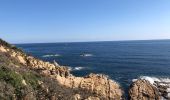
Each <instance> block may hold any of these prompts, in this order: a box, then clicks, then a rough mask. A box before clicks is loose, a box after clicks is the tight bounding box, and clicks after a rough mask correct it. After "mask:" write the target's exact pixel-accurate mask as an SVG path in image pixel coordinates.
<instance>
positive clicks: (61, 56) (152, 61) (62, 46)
mask: <svg viewBox="0 0 170 100" xmlns="http://www.w3.org/2000/svg"><path fill="white" fill-rule="evenodd" d="M16 46H17V47H19V48H22V49H23V50H24V51H25V52H26V53H28V54H31V55H33V56H35V57H37V58H39V59H42V60H45V61H49V62H52V63H53V62H54V61H56V62H57V63H59V64H60V65H64V66H68V67H69V68H70V69H71V73H72V74H73V75H75V76H86V75H88V74H90V73H96V74H105V75H108V76H109V78H110V79H112V80H115V81H116V82H118V83H119V84H120V85H121V86H122V88H123V89H124V90H125V91H127V90H128V88H129V86H130V84H131V83H132V80H133V79H137V78H139V77H142V76H149V77H159V78H166V77H170V40H140V41H104V42H70V43H31V44H16Z"/></svg>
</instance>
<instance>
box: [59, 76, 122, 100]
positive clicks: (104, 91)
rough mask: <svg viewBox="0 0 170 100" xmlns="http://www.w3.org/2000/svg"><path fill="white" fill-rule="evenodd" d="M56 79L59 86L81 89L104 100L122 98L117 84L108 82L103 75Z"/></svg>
mask: <svg viewBox="0 0 170 100" xmlns="http://www.w3.org/2000/svg"><path fill="white" fill-rule="evenodd" d="M56 79H57V80H59V82H60V84H62V85H64V86H66V87H70V88H81V89H84V90H87V91H90V92H92V93H94V94H98V95H101V96H103V97H104V98H106V100H121V99H122V97H123V91H122V90H121V88H120V86H119V84H118V83H116V82H114V81H112V80H109V79H108V77H107V76H105V75H101V74H90V75H88V76H86V77H75V76H70V77H68V78H63V77H59V76H58V77H56ZM80 97H81V96H80ZM87 100H90V99H87Z"/></svg>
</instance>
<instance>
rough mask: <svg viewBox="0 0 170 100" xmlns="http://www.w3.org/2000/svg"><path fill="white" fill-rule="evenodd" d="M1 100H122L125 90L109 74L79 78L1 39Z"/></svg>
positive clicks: (63, 68)
mask: <svg viewBox="0 0 170 100" xmlns="http://www.w3.org/2000/svg"><path fill="white" fill-rule="evenodd" d="M0 99H5V100H8V99H12V100H122V99H123V91H122V89H121V87H120V85H119V84H118V83H116V82H115V81H113V80H110V79H109V78H108V77H107V76H106V75H102V74H90V75H88V76H85V77H76V76H74V75H72V74H71V73H70V72H69V70H68V68H67V67H65V66H61V65H57V64H53V63H50V62H45V61H42V60H40V59H37V58H35V57H33V56H30V55H28V54H26V53H24V52H23V51H22V50H21V49H18V48H17V47H15V46H14V45H11V44H8V43H7V42H5V41H3V40H2V39H0Z"/></svg>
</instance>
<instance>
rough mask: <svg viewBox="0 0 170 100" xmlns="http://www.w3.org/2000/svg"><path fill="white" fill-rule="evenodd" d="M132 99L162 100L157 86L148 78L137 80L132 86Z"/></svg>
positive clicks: (130, 92)
mask: <svg viewBox="0 0 170 100" xmlns="http://www.w3.org/2000/svg"><path fill="white" fill-rule="evenodd" d="M129 97H130V100H160V97H159V92H158V90H157V88H156V87H154V86H153V85H152V84H150V83H149V81H147V80H137V81H135V82H134V83H132V85H131V86H130V90H129Z"/></svg>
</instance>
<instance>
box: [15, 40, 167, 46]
mask: <svg viewBox="0 0 170 100" xmlns="http://www.w3.org/2000/svg"><path fill="white" fill-rule="evenodd" d="M161 40H170V39H135V40H101V41H100V40H99V41H72V42H59V41H58V42H33V43H27V42H26V43H12V44H16V45H17V44H47V43H88V42H126V41H127V42H128V41H161Z"/></svg>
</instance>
